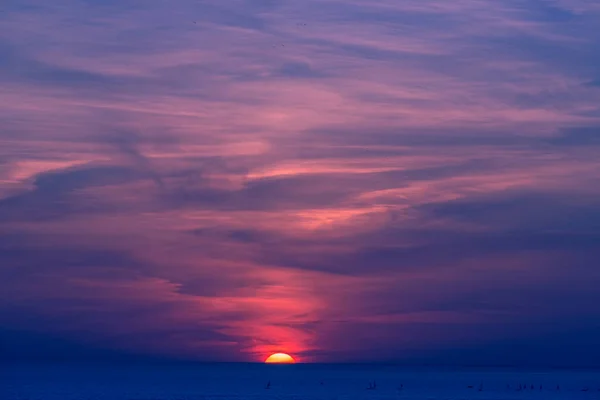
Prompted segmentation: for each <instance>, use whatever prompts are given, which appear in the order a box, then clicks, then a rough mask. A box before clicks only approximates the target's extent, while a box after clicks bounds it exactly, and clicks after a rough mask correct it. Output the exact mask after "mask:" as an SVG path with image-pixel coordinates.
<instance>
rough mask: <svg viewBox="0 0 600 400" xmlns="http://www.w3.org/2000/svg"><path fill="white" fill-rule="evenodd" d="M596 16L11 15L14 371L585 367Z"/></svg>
mask: <svg viewBox="0 0 600 400" xmlns="http://www.w3.org/2000/svg"><path fill="white" fill-rule="evenodd" d="M599 11H600V10H599V9H598V7H597V5H596V3H595V2H591V1H585V0H562V1H551V2H546V1H543V2H542V1H528V2H524V1H520V0H514V1H513V0H511V1H503V2H494V1H491V0H489V1H488V0H460V1H455V2H452V3H450V2H446V1H441V0H439V1H438V0H432V1H428V2H423V1H416V0H415V1H404V2H397V1H391V0H379V1H363V0H352V1H349V0H344V1H321V0H309V1H304V2H302V3H299V2H292V1H277V2H274V1H260V2H257V1H238V2H235V4H234V3H231V4H226V3H223V2H216V1H212V0H203V1H201V2H197V1H188V0H184V1H180V2H178V3H177V4H174V5H173V4H168V5H167V3H162V2H156V1H149V2H147V3H144V7H140V5H139V4H137V3H136V2H133V1H124V2H109V3H106V2H103V3H102V4H100V2H86V3H81V2H75V1H71V0H59V1H56V2H52V3H47V2H46V3H43V2H40V1H37V0H34V1H32V2H29V4H28V5H27V7H25V6H23V5H22V4H16V3H14V2H12V3H8V5H7V7H6V13H5V14H4V17H3V18H2V20H1V21H0V37H2V39H1V40H0V80H2V82H3V96H2V99H1V100H0V123H1V126H2V127H3V128H2V129H0V221H1V223H0V277H2V278H4V279H3V280H2V282H4V284H0V288H2V289H3V290H1V291H0V293H2V294H1V295H0V329H1V330H2V332H5V337H6V338H7V340H9V341H10V342H11V343H15V346H16V348H17V349H19V350H18V351H15V352H13V353H11V354H10V357H13V358H18V357H25V358H27V357H30V356H31V353H28V352H27V351H26V350H25V347H29V346H31V347H32V348H34V349H35V348H37V349H39V350H40V352H41V354H43V355H47V356H48V357H55V356H57V353H58V352H59V351H61V349H64V351H66V352H68V353H69V354H71V355H73V356H74V353H75V352H76V351H80V350H81V351H82V352H83V353H84V356H85V357H88V358H102V357H101V356H100V354H99V351H98V350H99V349H102V351H104V350H106V351H109V350H111V349H112V350H113V351H114V357H116V358H119V359H121V357H123V358H127V357H134V356H133V355H131V354H144V355H148V356H152V357H159V358H160V357H167V358H168V357H172V358H178V359H179V358H181V357H184V358H186V357H189V358H194V359H202V360H254V361H256V360H261V359H262V358H263V357H264V356H265V355H267V354H268V353H269V352H274V351H287V352H291V353H294V354H295V355H297V356H298V357H299V358H300V359H303V360H308V361H311V360H315V361H324V360H330V361H340V360H368V359H371V358H370V357H372V359H378V360H383V359H386V358H388V357H389V358H393V359H394V360H396V361H398V360H400V361H407V362H425V361H426V362H435V361H436V360H437V361H438V362H444V363H445V362H447V361H448V360H451V359H452V360H457V361H456V362H457V363H485V362H486V359H485V357H489V358H490V359H493V360H494V362H498V363H522V364H527V360H524V359H523V357H521V356H520V355H519V354H516V353H515V352H510V351H509V350H508V348H509V347H510V346H512V345H514V346H515V348H522V347H524V346H526V345H528V344H531V345H536V346H537V347H535V352H536V354H537V357H538V360H539V361H540V363H544V364H545V365H555V364H561V363H564V364H577V362H581V365H589V364H590V363H591V361H590V360H591V359H590V358H589V357H587V356H585V355H584V354H583V353H582V351H581V350H580V349H578V348H577V347H576V346H571V347H568V348H569V349H571V350H572V353H570V355H569V354H567V353H568V352H566V351H565V352H555V353H554V354H551V355H547V356H544V355H543V353H544V352H545V351H546V350H547V349H549V348H551V347H552V346H563V345H565V343H568V342H569V340H568V339H569V338H570V337H571V338H576V337H582V338H584V339H585V343H586V345H587V346H588V347H592V346H593V345H594V340H593V337H594V336H593V335H594V334H595V332H596V330H597V329H596V327H595V326H593V324H591V323H588V321H592V320H595V319H597V317H598V308H597V307H596V306H595V304H596V303H597V301H596V302H592V301H590V300H589V299H592V300H593V299H595V298H596V297H597V296H596V292H597V290H596V289H595V288H596V287H597V284H598V282H599V279H600V277H599V276H598V274H597V271H596V268H595V267H594V265H595V264H594V260H596V259H597V258H598V251H597V250H596V247H597V246H596V245H595V244H596V243H597V241H598V239H599V237H598V232H599V230H600V225H599V221H598V218H597V215H599V213H598V211H599V209H598V207H599V206H598V203H597V201H596V199H597V198H598V189H597V188H598V187H600V186H599V185H598V176H600V174H598V169H599V166H600V165H599V158H598V153H597V146H596V144H597V137H598V134H597V133H598V129H597V127H598V126H600V121H599V118H600V108H599V106H598V105H599V104H600V92H599V91H598V88H597V85H595V84H594V82H595V81H596V80H597V78H598V76H599V74H598V72H599V71H598V69H597V65H598V54H597V47H598V43H599V42H600V36H598V34H597V32H598V30H597V28H596V25H597V16H598V12H599ZM194 21H195V22H196V23H194ZM274 45H275V47H273V46H274ZM281 45H284V46H281ZM586 299H587V300H586ZM6 332H8V333H6ZM15 332H17V333H15ZM84 332H87V333H84ZM90 332H92V333H90ZM347 332H353V335H348V334H347ZM21 333H23V335H27V336H28V338H27V340H23V341H21V342H19V340H18V337H17V336H18V335H20V334H21ZM544 337H545V338H547V339H546V340H545V341H541V342H540V340H541V339H540V338H544ZM19 343H20V344H19ZM69 349H71V350H69ZM111 354H112V353H111ZM590 354H593V353H590ZM483 355H486V356H485V357H484V356H483ZM111 357H112V355H111ZM578 360H579V361H578Z"/></svg>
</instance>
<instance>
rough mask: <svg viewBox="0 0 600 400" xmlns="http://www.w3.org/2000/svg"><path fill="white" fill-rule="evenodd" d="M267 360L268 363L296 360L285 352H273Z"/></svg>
mask: <svg viewBox="0 0 600 400" xmlns="http://www.w3.org/2000/svg"><path fill="white" fill-rule="evenodd" d="M265 362H266V363H267V364H294V363H295V362H296V360H294V358H293V357H292V356H290V355H289V354H285V353H275V354H271V355H270V356H269V357H268V358H267V359H266V360H265Z"/></svg>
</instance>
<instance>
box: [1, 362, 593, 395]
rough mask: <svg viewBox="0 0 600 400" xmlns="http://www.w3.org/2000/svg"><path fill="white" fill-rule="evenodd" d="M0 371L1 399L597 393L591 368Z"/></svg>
mask: <svg viewBox="0 0 600 400" xmlns="http://www.w3.org/2000/svg"><path fill="white" fill-rule="evenodd" d="M1 372H2V377H1V378H0V379H2V381H1V382H0V400H17V399H18V400H93V399H98V400H112V399H114V400H121V399H122V400H151V399H154V400H163V399H164V400H167V399H173V400H175V399H179V400H184V399H189V400H193V399H204V400H210V399H221V400H223V399H240V400H241V399H278V400H300V399H314V400H317V399H324V400H325V399H326V400H334V399H339V400H342V399H382V400H383V399H415V400H416V399H419V400H422V399H496V400H500V399H600V372H598V371H539V372H534V371H527V372H525V371H516V370H474V369H471V370H460V371H452V370H435V369H422V368H419V369H410V368H405V367H404V368H400V367H393V366H357V365H353V366H351V365H254V364H210V365H193V366H190V365H177V366H175V365H161V366H140V365H136V366H131V365H130V366H122V365H121V366H119V365H112V366H109V365H103V366H91V365H4V366H3V367H2V371H1ZM269 382H270V385H268V384H269ZM519 385H520V388H519ZM525 385H527V388H525V387H524V386H525ZM531 385H533V388H532V387H531ZM267 386H268V388H267ZM369 386H371V388H370V389H369ZM557 386H558V388H557ZM373 387H374V388H373Z"/></svg>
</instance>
